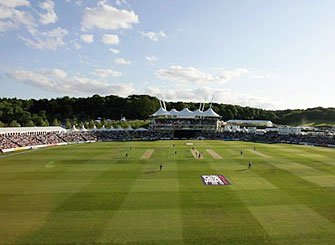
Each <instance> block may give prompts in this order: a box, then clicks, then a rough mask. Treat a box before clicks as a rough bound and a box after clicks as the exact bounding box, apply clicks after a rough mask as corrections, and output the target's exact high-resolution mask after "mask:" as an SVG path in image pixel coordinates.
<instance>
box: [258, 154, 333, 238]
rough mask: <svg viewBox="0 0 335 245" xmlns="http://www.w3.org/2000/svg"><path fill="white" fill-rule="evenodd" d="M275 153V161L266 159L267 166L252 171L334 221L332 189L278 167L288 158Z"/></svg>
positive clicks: (287, 160)
mask: <svg viewBox="0 0 335 245" xmlns="http://www.w3.org/2000/svg"><path fill="white" fill-rule="evenodd" d="M275 154H279V153H278V152H277V151H274V152H273V155H274V156H273V158H275V159H276V163H273V162H272V161H271V160H268V159H267V160H265V162H264V164H267V166H268V167H267V168H256V167H255V168H254V169H253V171H255V172H256V173H257V174H258V175H260V176H262V177H263V178H265V179H267V181H269V182H271V183H272V184H274V185H276V186H277V187H278V188H279V189H280V190H282V191H283V192H285V193H286V194H287V195H289V196H290V197H292V198H294V199H296V200H297V201H298V203H302V204H304V205H306V206H307V207H308V208H310V209H311V210H313V211H314V212H316V213H318V214H320V215H321V216H323V217H325V218H326V219H328V220H329V221H330V222H332V223H335V210H334V209H333V208H332V207H334V204H335V195H333V194H332V190H329V189H327V188H322V187H320V186H319V185H317V184H315V183H312V182H310V181H307V180H306V179H304V178H302V177H301V176H299V175H296V174H294V173H292V172H290V171H288V170H286V169H283V168H279V167H278V166H279V165H280V163H287V162H289V159H285V158H283V156H282V155H281V157H276V155H275ZM334 232H335V231H334Z"/></svg>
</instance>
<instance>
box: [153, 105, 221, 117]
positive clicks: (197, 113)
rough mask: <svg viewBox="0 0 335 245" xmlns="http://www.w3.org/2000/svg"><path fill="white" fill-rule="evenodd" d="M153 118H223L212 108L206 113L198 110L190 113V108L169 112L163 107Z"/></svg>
mask: <svg viewBox="0 0 335 245" xmlns="http://www.w3.org/2000/svg"><path fill="white" fill-rule="evenodd" d="M151 116H152V117H160V116H163V117H176V118H196V117H215V118H220V117H221V116H220V115H219V114H217V113H216V112H215V111H214V110H213V109H212V108H209V109H207V110H206V111H201V110H199V109H198V110H196V111H190V110H189V109H188V108H184V109H183V110H181V111H177V110H176V109H172V110H170V111H167V110H165V109H163V108H162V107H161V108H159V109H158V110H157V111H156V112H155V113H154V114H152V115H151Z"/></svg>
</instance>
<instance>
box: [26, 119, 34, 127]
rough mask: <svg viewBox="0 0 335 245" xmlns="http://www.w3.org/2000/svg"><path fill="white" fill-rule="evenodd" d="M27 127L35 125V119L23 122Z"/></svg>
mask: <svg viewBox="0 0 335 245" xmlns="http://www.w3.org/2000/svg"><path fill="white" fill-rule="evenodd" d="M23 125H24V126H25V127H34V126H35V123H34V122H33V120H28V122H26V123H25V124H23Z"/></svg>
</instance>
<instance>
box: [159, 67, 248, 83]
mask: <svg viewBox="0 0 335 245" xmlns="http://www.w3.org/2000/svg"><path fill="white" fill-rule="evenodd" d="M247 72H248V70H247V69H246V68H237V69H235V70H224V71H221V74H219V75H213V74H210V73H205V72H202V71H200V70H198V69H196V68H194V67H182V66H178V65H172V66H170V67H169V69H160V70H157V71H156V73H155V74H156V76H157V77H158V78H160V79H163V80H170V81H179V82H195V83H224V82H226V81H228V80H230V79H232V78H233V77H237V76H240V75H242V74H243V73H247Z"/></svg>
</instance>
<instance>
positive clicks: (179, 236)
mask: <svg viewBox="0 0 335 245" xmlns="http://www.w3.org/2000/svg"><path fill="white" fill-rule="evenodd" d="M185 142H194V143H195V145H194V146H193V147H194V148H195V149H196V150H198V152H199V153H201V154H202V156H203V158H202V159H195V158H194V157H193V156H192V153H191V151H190V150H191V149H192V146H185V145H184V143H185ZM173 144H175V147H173ZM254 146H256V150H257V153H255V152H253V151H254ZM208 149H210V150H211V151H210V153H211V154H210V153H209V152H208V151H207V150H208ZM248 149H249V150H248ZM148 150H150V151H148ZM241 150H242V151H243V155H240V151H241ZM126 153H128V157H126ZM149 153H150V154H149ZM214 153H216V154H217V155H218V156H221V157H222V158H220V159H216V158H215V157H213V156H214V155H215V154H214ZM143 155H145V157H143ZM249 160H251V161H252V169H248V162H249ZM161 163H162V164H163V169H162V171H161V172H160V171H159V165H160V164H161ZM203 174H222V175H224V177H225V178H226V179H227V180H228V181H229V182H230V183H231V185H225V186H205V185H204V184H203V182H202V180H201V178H200V175H203ZM334 241H335V149H328V148H317V147H307V146H297V145H284V144H254V143H245V142H222V141H158V142H124V143H92V144H82V145H71V146H59V147H52V148H47V149H41V150H32V151H28V152H24V153H21V154H17V155H12V156H10V155H5V157H2V158H0V244H1V245H3V244H64V245H65V244H67V245H68V244H100V245H103V244H173V245H177V244H224V243H227V244H334Z"/></svg>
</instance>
